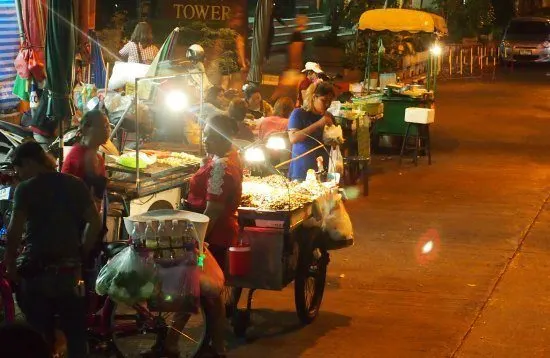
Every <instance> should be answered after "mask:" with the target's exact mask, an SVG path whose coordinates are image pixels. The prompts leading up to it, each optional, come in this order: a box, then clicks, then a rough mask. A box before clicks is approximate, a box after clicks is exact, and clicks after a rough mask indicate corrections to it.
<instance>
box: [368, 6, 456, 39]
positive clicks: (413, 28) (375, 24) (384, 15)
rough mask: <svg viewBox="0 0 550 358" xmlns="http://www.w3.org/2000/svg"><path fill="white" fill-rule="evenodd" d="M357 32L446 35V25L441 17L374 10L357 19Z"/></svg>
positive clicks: (424, 13)
mask: <svg viewBox="0 0 550 358" xmlns="http://www.w3.org/2000/svg"><path fill="white" fill-rule="evenodd" d="M359 30H370V31H376V32H382V31H390V32H410V33H418V32H425V33H438V34H440V35H447V33H448V30H447V23H446V22H445V19H444V18H442V17H441V16H438V15H435V14H431V13H428V12H424V11H418V10H409V9H376V10H369V11H365V12H364V13H363V14H362V15H361V18H360V19H359Z"/></svg>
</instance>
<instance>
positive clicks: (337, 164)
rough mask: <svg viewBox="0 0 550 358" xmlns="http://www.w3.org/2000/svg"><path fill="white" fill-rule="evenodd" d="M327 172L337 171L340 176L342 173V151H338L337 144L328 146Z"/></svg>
mask: <svg viewBox="0 0 550 358" xmlns="http://www.w3.org/2000/svg"><path fill="white" fill-rule="evenodd" d="M328 172H329V173H339V174H340V176H342V175H343V174H344V157H342V152H341V151H340V147H339V146H336V147H331V148H330V156H329V159H328Z"/></svg>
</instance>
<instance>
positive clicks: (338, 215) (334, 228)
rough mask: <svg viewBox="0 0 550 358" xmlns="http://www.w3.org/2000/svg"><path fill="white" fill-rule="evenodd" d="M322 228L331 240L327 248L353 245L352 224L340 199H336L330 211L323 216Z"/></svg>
mask: <svg viewBox="0 0 550 358" xmlns="http://www.w3.org/2000/svg"><path fill="white" fill-rule="evenodd" d="M323 229H324V230H325V232H326V233H328V237H329V239H330V241H331V242H330V243H329V245H328V246H329V248H331V249H338V248H344V247H348V246H352V245H353V243H354V238H353V226H352V224H351V219H350V217H349V214H348V212H347V210H346V208H345V206H344V203H343V201H342V200H337V201H336V202H335V203H334V206H333V207H332V210H331V211H330V213H329V214H328V215H327V216H326V217H324V219H323Z"/></svg>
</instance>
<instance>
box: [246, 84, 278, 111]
mask: <svg viewBox="0 0 550 358" xmlns="http://www.w3.org/2000/svg"><path fill="white" fill-rule="evenodd" d="M243 91H244V97H245V100H246V103H247V104H248V113H247V115H248V116H249V117H252V118H254V119H260V118H262V117H270V116H272V115H273V107H271V105H270V104H269V103H267V102H266V101H264V99H263V98H262V94H261V93H260V88H259V87H258V86H256V85H253V84H250V83H249V84H246V85H245V86H244V88H243Z"/></svg>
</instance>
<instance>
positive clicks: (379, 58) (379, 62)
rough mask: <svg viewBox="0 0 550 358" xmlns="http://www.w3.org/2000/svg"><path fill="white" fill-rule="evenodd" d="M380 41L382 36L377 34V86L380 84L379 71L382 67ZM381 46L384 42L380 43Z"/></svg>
mask: <svg viewBox="0 0 550 358" xmlns="http://www.w3.org/2000/svg"><path fill="white" fill-rule="evenodd" d="M381 42H382V37H381V36H378V68H377V71H378V82H377V83H378V86H380V71H381V69H382V63H381V62H382V53H380V43H381ZM382 46H384V44H383V43H382ZM369 81H370V78H369Z"/></svg>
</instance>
